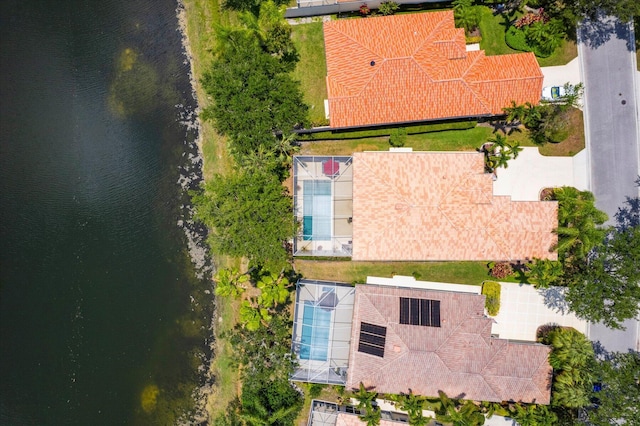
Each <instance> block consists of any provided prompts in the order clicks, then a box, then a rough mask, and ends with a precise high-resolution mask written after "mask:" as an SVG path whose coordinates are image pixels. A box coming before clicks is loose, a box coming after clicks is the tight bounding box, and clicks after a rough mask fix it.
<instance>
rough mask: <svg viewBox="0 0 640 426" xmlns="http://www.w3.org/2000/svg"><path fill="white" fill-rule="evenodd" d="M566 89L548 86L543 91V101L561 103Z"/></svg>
mask: <svg viewBox="0 0 640 426" xmlns="http://www.w3.org/2000/svg"><path fill="white" fill-rule="evenodd" d="M565 94H566V93H565V91H564V87H562V86H547V87H545V88H543V89H542V99H543V100H545V101H550V102H554V101H559V100H562V98H563V97H564V95H565Z"/></svg>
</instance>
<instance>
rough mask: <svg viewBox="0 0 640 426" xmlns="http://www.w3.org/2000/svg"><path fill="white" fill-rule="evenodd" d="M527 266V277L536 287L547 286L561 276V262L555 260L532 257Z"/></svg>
mask: <svg viewBox="0 0 640 426" xmlns="http://www.w3.org/2000/svg"><path fill="white" fill-rule="evenodd" d="M527 268H528V269H529V271H528V272H527V278H529V280H530V282H531V283H532V284H533V285H534V286H535V287H536V288H548V287H549V286H550V285H553V284H555V283H556V282H557V281H558V280H560V278H561V277H562V264H561V263H560V262H558V261H555V260H548V259H537V258H534V259H533V261H532V262H530V263H527Z"/></svg>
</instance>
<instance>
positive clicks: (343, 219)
mask: <svg viewBox="0 0 640 426" xmlns="http://www.w3.org/2000/svg"><path fill="white" fill-rule="evenodd" d="M351 165H352V158H351V157H329V156H295V157H294V159H293V198H294V209H295V215H296V220H297V221H298V224H299V231H298V235H297V237H296V239H295V240H294V244H293V253H294V255H297V256H351V249H352V238H351V237H352V225H351V222H352V212H353V195H352V194H353V189H352V177H353V171H352V167H351Z"/></svg>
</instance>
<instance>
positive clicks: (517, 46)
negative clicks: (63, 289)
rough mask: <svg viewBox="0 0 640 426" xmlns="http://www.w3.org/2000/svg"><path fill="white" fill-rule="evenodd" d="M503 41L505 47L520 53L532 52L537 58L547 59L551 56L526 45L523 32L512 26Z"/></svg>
mask: <svg viewBox="0 0 640 426" xmlns="http://www.w3.org/2000/svg"><path fill="white" fill-rule="evenodd" d="M504 41H505V42H506V43H507V46H509V47H510V48H512V49H514V50H520V51H522V52H533V53H534V54H535V55H536V56H537V57H538V58H548V57H549V56H551V54H546V53H542V52H540V50H539V49H537V46H531V45H529V44H528V43H527V35H526V34H525V32H524V31H523V30H521V29H519V28H516V27H514V26H513V25H512V26H510V27H509V29H508V30H507V32H506V33H505V35H504Z"/></svg>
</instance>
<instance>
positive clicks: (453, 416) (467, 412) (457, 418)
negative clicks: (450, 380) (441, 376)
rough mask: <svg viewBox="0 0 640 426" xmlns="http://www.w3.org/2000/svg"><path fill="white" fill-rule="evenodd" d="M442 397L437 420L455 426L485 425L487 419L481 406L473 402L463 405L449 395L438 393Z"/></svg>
mask: <svg viewBox="0 0 640 426" xmlns="http://www.w3.org/2000/svg"><path fill="white" fill-rule="evenodd" d="M438 395H440V402H441V406H440V410H439V411H438V413H437V414H436V419H438V420H440V421H443V422H448V423H451V424H453V426H480V425H483V424H484V421H485V417H484V414H482V411H481V409H480V407H479V406H477V405H476V404H474V403H473V402H472V401H465V402H464V403H463V404H459V403H457V401H454V400H452V399H450V398H449V397H448V396H447V394H445V393H444V392H442V391H438Z"/></svg>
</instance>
